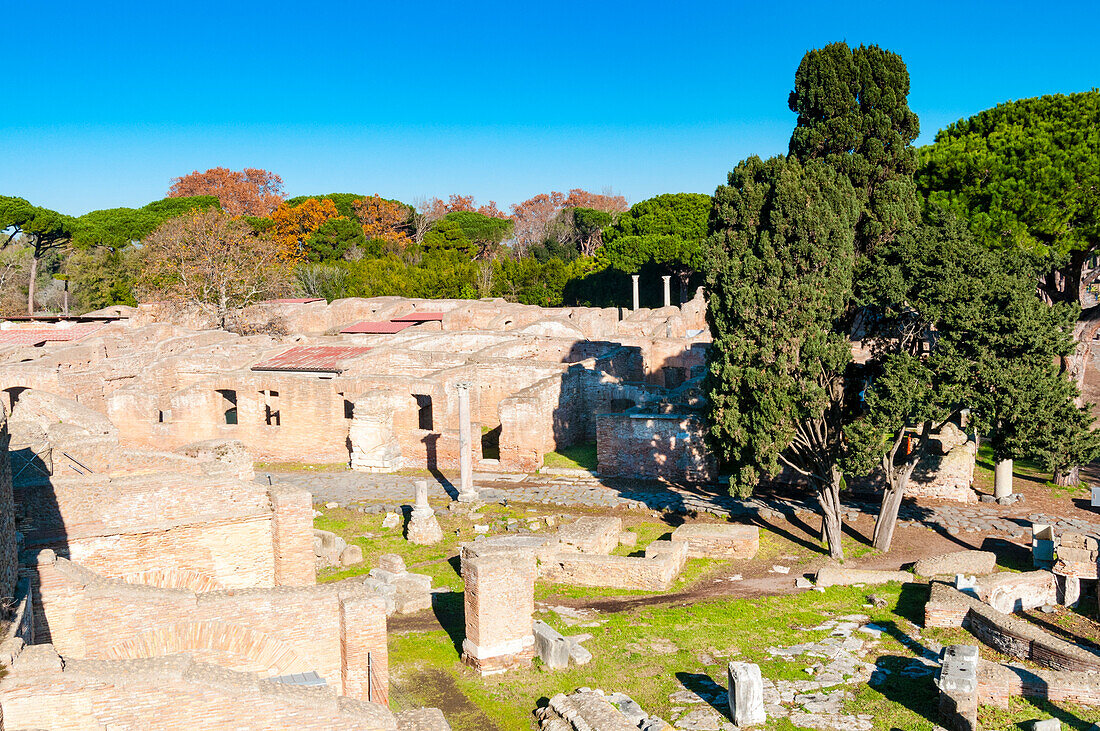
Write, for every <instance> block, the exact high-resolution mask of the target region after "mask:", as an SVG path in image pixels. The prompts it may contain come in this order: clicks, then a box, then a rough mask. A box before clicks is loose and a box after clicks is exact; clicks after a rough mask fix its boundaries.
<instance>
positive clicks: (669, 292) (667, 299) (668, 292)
mask: <svg viewBox="0 0 1100 731" xmlns="http://www.w3.org/2000/svg"><path fill="white" fill-rule="evenodd" d="M661 279H663V280H665V307H671V306H672V285H671V284H670V283H669V282H670V281H671V280H672V277H670V276H669V275H667V274H665V275H664V276H662V277H661Z"/></svg>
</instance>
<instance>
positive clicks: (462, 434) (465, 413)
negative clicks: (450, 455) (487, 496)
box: [455, 383, 477, 503]
mask: <svg viewBox="0 0 1100 731" xmlns="http://www.w3.org/2000/svg"><path fill="white" fill-rule="evenodd" d="M455 388H457V389H458V462H459V474H460V481H459V488H458V499H459V501H460V502H464V503H472V502H476V501H477V490H475V489H474V465H473V445H472V444H471V442H470V384H468V383H456V384H455Z"/></svg>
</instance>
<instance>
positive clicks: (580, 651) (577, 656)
mask: <svg viewBox="0 0 1100 731" xmlns="http://www.w3.org/2000/svg"><path fill="white" fill-rule="evenodd" d="M566 639H569V638H568V637H567V638H566ZM569 659H570V660H572V661H573V664H574V665H587V664H588V663H590V662H592V653H591V652H589V651H588V650H587V649H586V648H584V647H582V646H581V644H580V643H579V642H570V643H569Z"/></svg>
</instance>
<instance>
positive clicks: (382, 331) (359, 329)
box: [340, 321, 416, 335]
mask: <svg viewBox="0 0 1100 731" xmlns="http://www.w3.org/2000/svg"><path fill="white" fill-rule="evenodd" d="M415 324H416V323H415V322H396V321H394V322H370V321H363V322H357V323H355V324H354V325H352V326H350V327H346V328H344V329H343V330H341V331H340V332H341V333H359V334H368V335H393V334H394V333H399V332H401V331H402V330H404V329H405V328H407V327H412V326H413V325H415Z"/></svg>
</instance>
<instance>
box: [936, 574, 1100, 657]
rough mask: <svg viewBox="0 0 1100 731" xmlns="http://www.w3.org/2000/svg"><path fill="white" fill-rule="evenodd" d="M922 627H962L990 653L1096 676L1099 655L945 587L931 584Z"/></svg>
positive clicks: (950, 587)
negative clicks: (994, 651) (990, 651)
mask: <svg viewBox="0 0 1100 731" xmlns="http://www.w3.org/2000/svg"><path fill="white" fill-rule="evenodd" d="M924 626H925V627H963V628H965V629H967V630H969V631H970V632H971V633H972V634H973V635H974V636H975V637H977V638H978V639H980V640H981V641H982V642H984V643H985V644H987V645H989V646H990V647H992V648H993V649H994V650H996V651H998V652H1000V653H1003V654H1005V655H1008V656H1009V657H1015V658H1019V659H1021V660H1030V661H1032V662H1034V663H1037V664H1039V665H1042V666H1044V667H1047V668H1050V669H1052V670H1066V671H1073V672H1100V654H1097V653H1094V652H1090V651H1089V650H1086V649H1085V648H1083V647H1080V646H1078V645H1075V644H1073V643H1071V642H1066V641H1065V640H1062V639H1059V638H1057V637H1054V636H1053V635H1050V634H1048V633H1047V632H1044V631H1043V630H1042V629H1040V628H1039V627H1036V626H1035V625H1033V624H1031V623H1030V622H1027V621H1025V620H1023V619H1020V618H1019V617H1016V616H1013V615H1011V614H1005V613H1004V612H1000V611H997V610H996V609H994V608H993V607H991V606H989V605H988V604H986V603H985V602H983V601H981V600H980V599H977V598H975V597H972V596H969V595H968V594H965V593H963V592H961V591H959V590H958V589H955V588H954V587H952V586H949V585H947V584H943V583H939V582H935V583H933V584H932V593H931V597H930V598H929V600H928V603H927V604H926V605H925V608H924Z"/></svg>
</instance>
